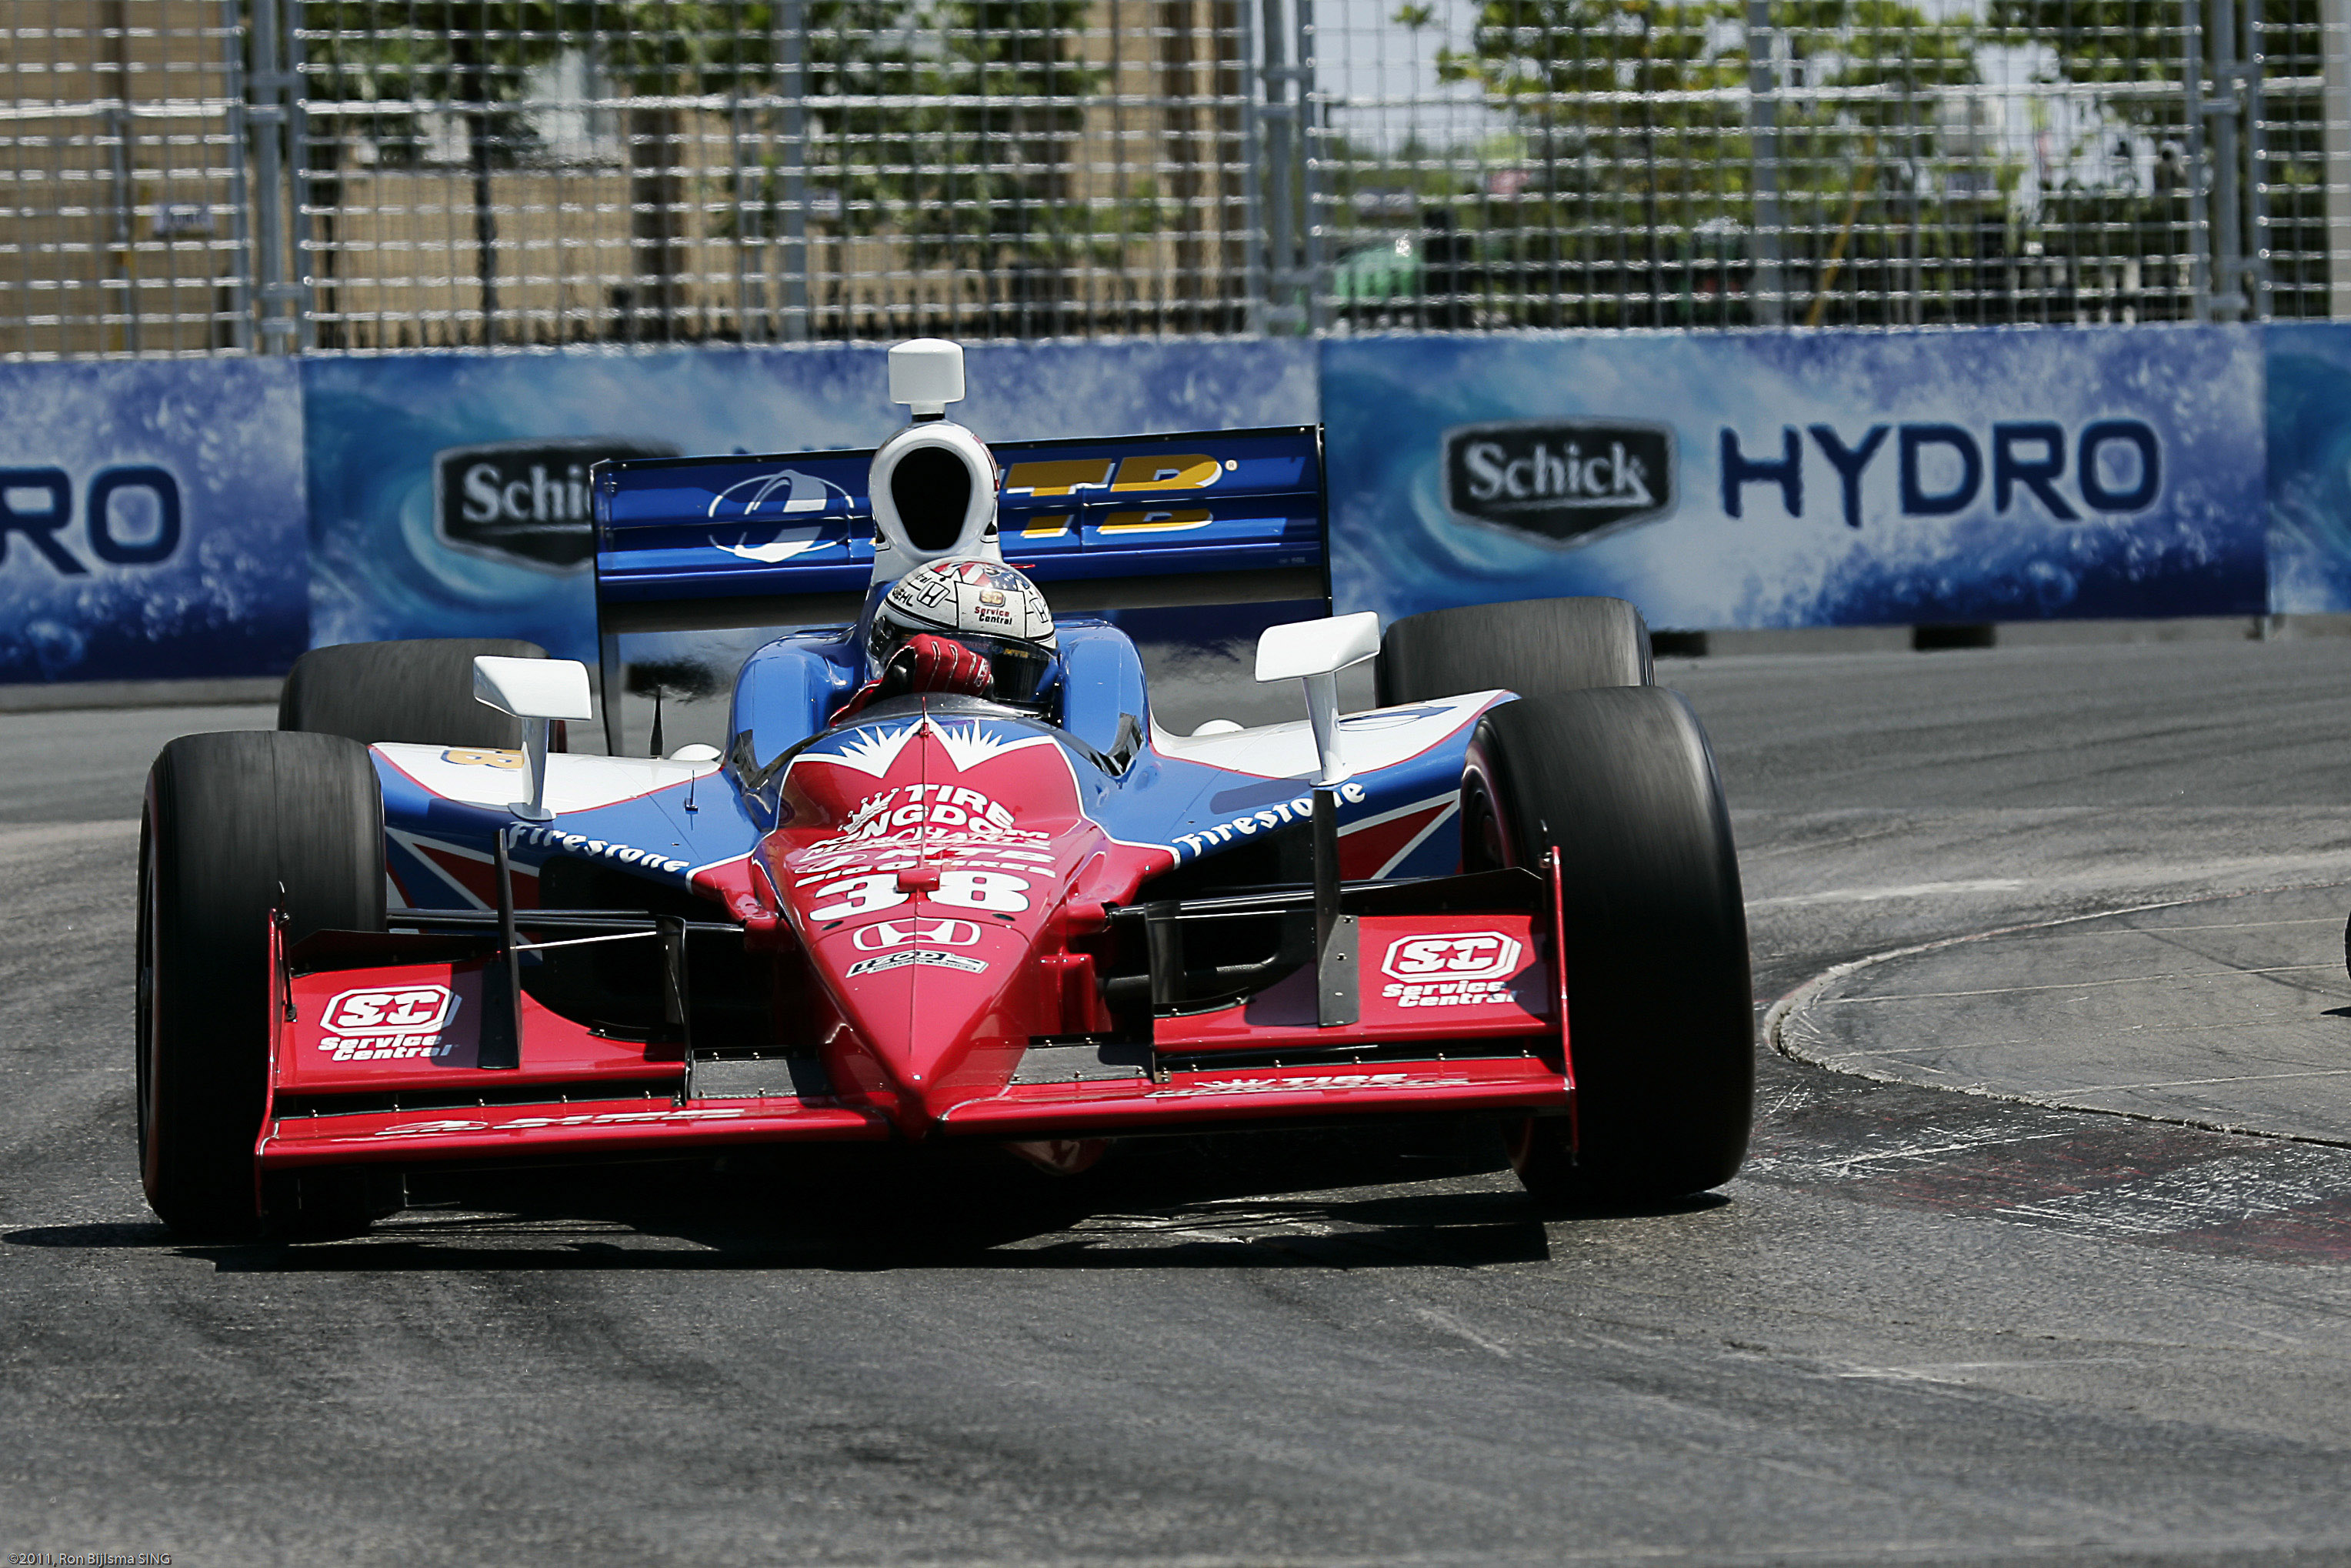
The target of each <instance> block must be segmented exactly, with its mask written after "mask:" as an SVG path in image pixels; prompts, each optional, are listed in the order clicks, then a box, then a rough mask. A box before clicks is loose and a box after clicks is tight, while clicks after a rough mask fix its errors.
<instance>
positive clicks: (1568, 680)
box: [1378, 596, 1655, 707]
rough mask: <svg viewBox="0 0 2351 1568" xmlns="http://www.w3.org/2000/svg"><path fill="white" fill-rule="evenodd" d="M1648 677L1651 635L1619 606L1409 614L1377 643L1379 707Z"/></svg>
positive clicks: (1568, 602)
mask: <svg viewBox="0 0 2351 1568" xmlns="http://www.w3.org/2000/svg"><path fill="white" fill-rule="evenodd" d="M1654 678H1655V669H1654V665H1653V664H1652V661H1651V659H1650V654H1649V627H1648V623H1647V622H1645V621H1643V620H1642V619H1641V612H1640V611H1638V610H1637V609H1635V608H1634V606H1633V605H1632V604H1631V603H1630V602H1628V601H1625V600H1622V599H1604V598H1599V597H1596V596H1595V597H1587V598H1580V599H1522V600H1519V601H1515V602H1513V603H1509V604H1465V605H1462V606H1459V607H1458V608H1456V609H1452V610H1430V611H1426V612H1422V613H1421V614H1418V615H1407V616H1405V618H1404V619H1403V620H1401V621H1398V622H1395V624H1394V625H1392V626H1390V627H1389V628H1388V629H1387V634H1386V635H1385V636H1384V637H1383V638H1381V639H1380V658H1379V669H1378V685H1379V701H1380V706H1382V707H1393V706H1396V705H1398V704H1400V703H1411V702H1421V701H1425V700H1426V699H1428V698H1431V697H1449V696H1458V695H1460V694H1461V693H1463V692H1487V691H1510V692H1516V693H1518V694H1519V695H1520V696H1536V695H1541V693H1544V692H1572V691H1582V690H1584V689H1585V688H1587V687H1591V686H1646V685H1649V684H1650V683H1651V682H1652V680H1653V679H1654Z"/></svg>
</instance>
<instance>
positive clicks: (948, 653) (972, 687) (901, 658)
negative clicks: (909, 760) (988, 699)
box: [832, 632, 996, 724]
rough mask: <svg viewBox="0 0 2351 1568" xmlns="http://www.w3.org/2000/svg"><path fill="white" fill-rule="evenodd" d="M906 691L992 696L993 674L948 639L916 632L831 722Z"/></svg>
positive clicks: (976, 656)
mask: <svg viewBox="0 0 2351 1568" xmlns="http://www.w3.org/2000/svg"><path fill="white" fill-rule="evenodd" d="M908 692H961V693H962V694H964V695H966V696H974V697H985V696H993V695H995V693H996V672H995V671H994V670H993V669H991V668H989V667H988V663H987V659H986V658H985V657H984V656H982V655H980V654H978V653H974V652H972V651H971V650H970V649H969V648H967V647H965V646H964V645H963V644H962V643H958V642H956V640H955V639H954V638H952V637H934V636H932V635H931V634H930V633H928V632H917V633H915V634H914V636H912V637H909V638H907V639H906V643H905V645H904V647H902V648H900V649H899V650H898V651H897V652H896V653H893V654H891V655H890V662H889V663H888V664H884V665H883V666H882V673H881V674H878V675H876V676H874V677H873V678H872V680H870V681H868V682H866V683H865V685H862V686H861V687H860V688H858V690H857V692H856V693H855V695H852V696H851V697H850V699H849V700H848V701H847V702H845V703H843V704H841V706H840V707H839V708H838V709H837V710H836V711H835V712H834V714H833V716H832V722H833V723H835V724H841V723H842V722H844V721H846V720H849V719H852V718H855V717H856V716H858V715H859V714H861V713H862V712H863V711H864V710H865V708H866V706H867V705H868V704H871V703H876V702H879V701H881V700H882V699H883V697H895V696H904V695H906V694H907V693H908Z"/></svg>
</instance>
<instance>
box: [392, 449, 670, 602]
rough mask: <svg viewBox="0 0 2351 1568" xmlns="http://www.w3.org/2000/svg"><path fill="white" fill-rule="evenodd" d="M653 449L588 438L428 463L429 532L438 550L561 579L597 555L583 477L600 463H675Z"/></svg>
mask: <svg viewBox="0 0 2351 1568" xmlns="http://www.w3.org/2000/svg"><path fill="white" fill-rule="evenodd" d="M676 455H677V448H676V447H674V446H668V445H664V444H661V443H658V442H649V441H630V440H621V439H615V438H611V437H607V436H594V437H590V438H588V439H586V440H580V441H501V442H495V443H492V444H488V445H484V446H452V447H449V448H447V449H446V450H444V451H441V452H436V453H434V455H433V528H434V532H435V533H437V534H439V535H440V537H441V540H442V542H443V543H444V544H447V545H450V546H452V547H454V548H455V549H462V550H471V551H473V552H475V554H478V555H487V556H491V557H494V558H495V559H499V560H504V561H508V562H511V563H513V564H516V565H519V566H529V567H537V568H538V569H540V570H556V571H568V570H571V569H572V568H574V567H577V566H579V565H580V564H581V563H582V562H583V561H585V560H587V559H588V558H589V557H590V556H592V555H594V554H595V553H596V529H595V525H594V522H593V518H594V516H595V514H594V510H593V506H592V503H591V501H590V497H589V491H588V470H589V468H590V466H592V465H594V464H596V463H597V462H599V461H601V460H602V459H604V458H607V457H674V456H676Z"/></svg>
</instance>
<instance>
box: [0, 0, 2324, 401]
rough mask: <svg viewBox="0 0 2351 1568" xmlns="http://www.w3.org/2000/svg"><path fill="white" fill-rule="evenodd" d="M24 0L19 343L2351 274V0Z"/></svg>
mask: <svg viewBox="0 0 2351 1568" xmlns="http://www.w3.org/2000/svg"><path fill="white" fill-rule="evenodd" d="M0 14H5V17H6V26H5V34H6V39H7V57H6V60H5V64H0V83H5V88H0V353H5V354H7V355H9V356H12V357H17V358H27V357H29V358H54V357H69V356H90V355H137V354H157V353H214V352H246V351H275V350H386V349H401V348H420V347H428V348H429V347H461V346H528V345H553V344H560V343H584V342H597V343H669V342H681V341H728V342H771V341H807V340H855V339H888V338H899V337H904V336H907V335H911V334H914V333H937V334H941V335H948V336H955V337H960V338H968V339H985V338H994V337H1010V338H1041V337H1081V338H1082V337H1104V336H1133V335H1186V336H1190V335H1215V334H1236V333H1269V332H1270V333H1290V332H1316V331H1320V332H1343V331H1353V330H1368V329H1398V328H1405V329H1435V330H1494V329H1512V328H1524V327H1573V326H1591V327H1610V328H1655V327H1683V326H1719V327H1749V326H1775V325H1869V326H1896V325H1908V324H1928V323H1997V322H2014V321H2158V320H2189V319H2237V318H2247V317H2251V318H2262V317H2312V316H2327V315H2331V314H2345V315H2351V60H2346V50H2351V0H1425V3H1423V0H0ZM2338 298H2340V299H2342V300H2343V301H2344V303H2343V305H2342V307H2341V308H2338V306H2337V303H2336V302H2337V300H2338Z"/></svg>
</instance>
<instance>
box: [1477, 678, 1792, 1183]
mask: <svg viewBox="0 0 2351 1568" xmlns="http://www.w3.org/2000/svg"><path fill="white" fill-rule="evenodd" d="M1461 789H1462V802H1461V811H1462V853H1463V862H1464V866H1465V869H1469V870H1479V869H1484V868H1486V867H1489V866H1492V865H1522V866H1530V867H1540V866H1541V864H1542V863H1543V858H1544V855H1545V854H1546V852H1548V851H1550V850H1551V849H1552V848H1554V847H1556V848H1557V849H1558V850H1559V852H1560V859H1561V872H1562V877H1563V885H1564V887H1565V890H1566V898H1565V909H1564V911H1563V913H1564V917H1565V925H1566V929H1565V931H1564V933H1563V942H1562V946H1564V948H1565V952H1564V953H1563V955H1562V959H1563V961H1564V964H1565V966H1566V971H1567V986H1568V1051H1569V1057H1570V1060H1571V1061H1572V1063H1573V1068H1574V1073H1575V1093H1576V1102H1575V1103H1576V1112H1575V1116H1574V1118H1573V1125H1571V1122H1570V1120H1569V1119H1568V1118H1566V1117H1534V1118H1530V1119H1529V1120H1528V1121H1527V1122H1525V1123H1524V1124H1521V1125H1520V1126H1519V1127H1518V1128H1516V1129H1515V1130H1514V1132H1513V1133H1512V1134H1511V1137H1510V1145H1511V1146H1510V1155H1511V1164H1512V1165H1513V1166H1516V1167H1517V1169H1518V1172H1519V1176H1520V1179H1521V1180H1522V1181H1524V1182H1525V1184H1526V1186H1527V1189H1528V1190H1529V1191H1530V1192H1531V1193H1533V1194H1534V1195H1535V1197H1538V1198H1540V1199H1542V1200H1544V1201H1546V1202H1550V1203H1555V1204H1562V1205H1569V1204H1591V1203H1644V1202H1656V1201H1658V1200H1662V1199H1667V1198H1674V1197H1682V1196H1684V1195H1686V1194H1688V1193H1694V1192H1700V1191H1703V1190H1705V1189H1706V1188H1708V1187H1712V1186H1720V1185H1721V1184H1722V1183H1724V1182H1726V1181H1729V1179H1730V1178H1731V1176H1734V1175H1736V1174H1737V1173H1738V1170H1739V1166H1740V1162H1741V1161H1743V1160H1744V1159H1745V1158H1746V1155H1747V1140H1748V1133H1749V1128H1750V1124H1751V1122H1752V1120H1753V1115H1754V1099H1755V1055H1754V1009H1753V1003H1752V1000H1751V998H1750V982H1749V977H1748V949H1747V915H1746V908H1745V904H1744V903H1743V901H1742V899H1741V897H1740V885H1739V862H1738V859H1737V856H1736V854H1735V852H1733V849H1732V846H1731V841H1730V819H1729V811H1728V810H1726V808H1725V807H1724V804H1723V799H1722V785H1721V781H1720V779H1719V778H1718V777H1717V776H1716V773H1715V768H1714V758H1713V757H1712V755H1711V754H1710V753H1709V751H1708V747H1707V743H1706V736H1705V733H1704V731H1702V730H1701V729H1700V728H1699V727H1698V718H1697V716H1696V715H1694V714H1692V713H1691V712H1690V709H1689V706H1688V704H1687V703H1686V702H1684V701H1683V700H1682V698H1681V696H1680V695H1679V694H1677V693H1675V692H1669V691H1666V690H1663V689H1661V688H1658V687H1655V686H1650V687H1645V688H1618V689H1606V690H1595V691H1585V692H1562V693H1554V694H1552V695H1548V696H1540V697H1526V698H1521V699H1520V701H1517V702H1513V703H1505V704H1503V705H1502V706H1499V707H1498V708H1495V709H1494V710H1492V711H1491V712H1490V713H1489V714H1487V715H1486V716H1485V717H1484V718H1483V719H1481V720H1480V721H1479V726H1478V730H1477V733H1476V735H1475V736H1474V737H1473V738H1472V739H1471V742H1470V747H1469V758H1468V767H1467V768H1466V770H1465V773H1464V777H1463V779H1462V785H1461Z"/></svg>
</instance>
